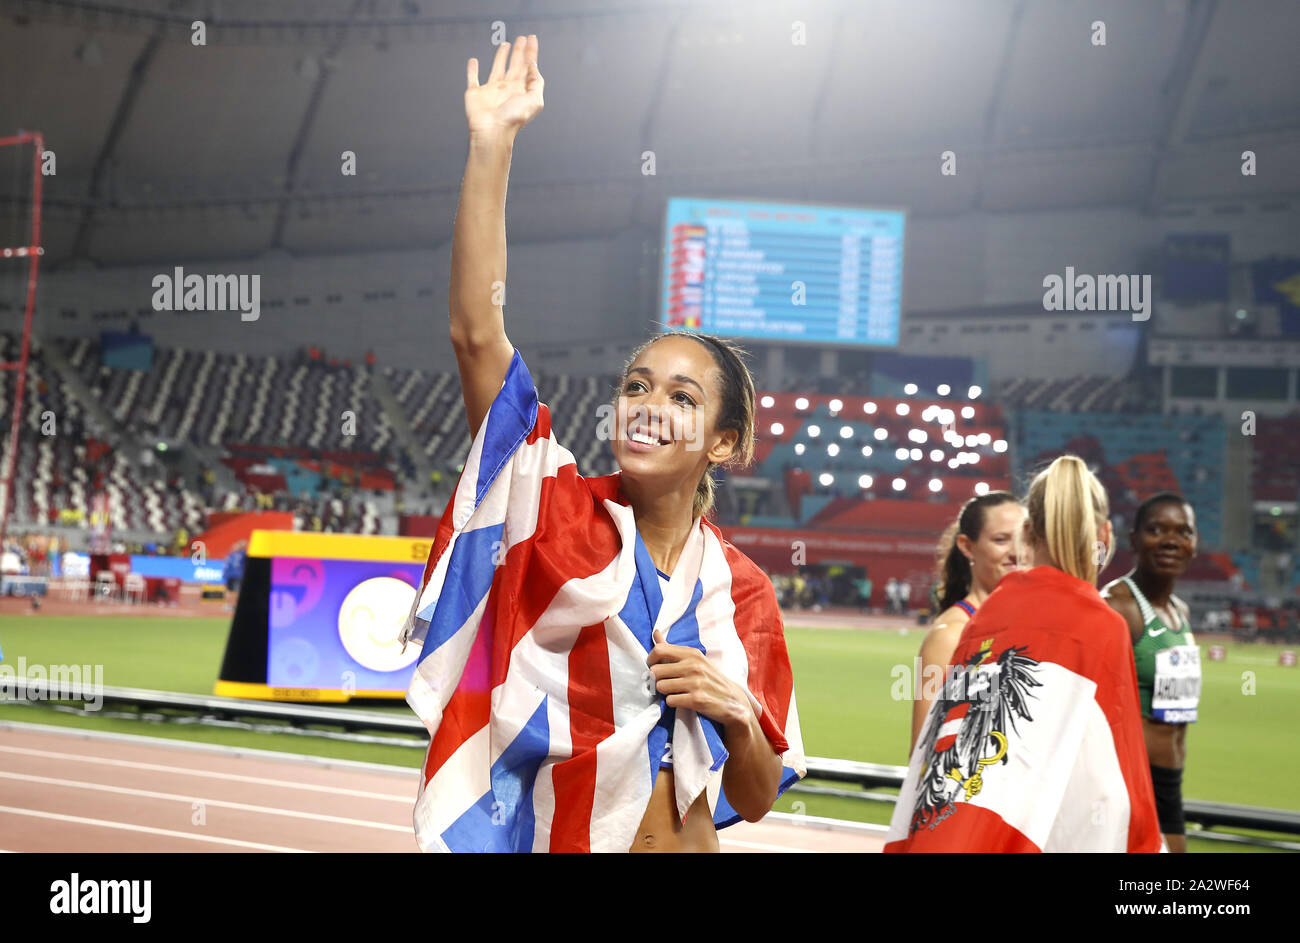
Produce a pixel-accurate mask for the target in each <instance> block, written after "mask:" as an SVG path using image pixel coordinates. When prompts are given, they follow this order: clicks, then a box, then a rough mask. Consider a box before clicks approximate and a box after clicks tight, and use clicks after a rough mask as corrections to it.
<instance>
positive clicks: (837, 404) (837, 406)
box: [830, 399, 844, 413]
mask: <svg viewBox="0 0 1300 943" xmlns="http://www.w3.org/2000/svg"><path fill="white" fill-rule="evenodd" d="M830 407H831V412H833V413H837V412H839V411H840V410H841V409H843V408H844V403H843V402H842V401H840V400H837V399H833V400H831V401H830Z"/></svg>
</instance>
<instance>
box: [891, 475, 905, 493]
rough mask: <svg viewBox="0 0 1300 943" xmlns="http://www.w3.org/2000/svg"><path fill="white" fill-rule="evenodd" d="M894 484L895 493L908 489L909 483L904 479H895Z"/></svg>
mask: <svg viewBox="0 0 1300 943" xmlns="http://www.w3.org/2000/svg"><path fill="white" fill-rule="evenodd" d="M893 484H894V490H895V491H902V490H904V489H905V488H906V487H907V482H906V481H904V480H903V479H902V478H895V479H894V482H893Z"/></svg>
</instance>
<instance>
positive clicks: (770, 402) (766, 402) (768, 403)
mask: <svg viewBox="0 0 1300 943" xmlns="http://www.w3.org/2000/svg"><path fill="white" fill-rule="evenodd" d="M758 402H759V405H760V406H762V407H763V408H764V409H771V408H772V407H773V406H774V405H776V400H774V399H773V398H772V397H770V396H764V397H763V398H762V399H760V400H759V401H758Z"/></svg>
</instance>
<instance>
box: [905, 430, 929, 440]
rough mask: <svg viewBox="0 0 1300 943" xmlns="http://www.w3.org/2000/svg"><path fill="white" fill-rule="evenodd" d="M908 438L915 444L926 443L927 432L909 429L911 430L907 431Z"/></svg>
mask: <svg viewBox="0 0 1300 943" xmlns="http://www.w3.org/2000/svg"><path fill="white" fill-rule="evenodd" d="M907 437H908V438H909V439H911V440H912V441H913V442H924V441H925V430H924V429H909V430H907Z"/></svg>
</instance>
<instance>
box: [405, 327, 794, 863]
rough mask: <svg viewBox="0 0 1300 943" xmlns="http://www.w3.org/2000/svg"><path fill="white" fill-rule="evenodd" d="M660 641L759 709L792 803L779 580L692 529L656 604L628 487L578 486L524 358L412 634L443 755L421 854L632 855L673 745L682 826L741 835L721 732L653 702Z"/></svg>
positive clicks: (432, 754) (496, 411) (420, 801)
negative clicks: (703, 663)
mask: <svg viewBox="0 0 1300 943" xmlns="http://www.w3.org/2000/svg"><path fill="white" fill-rule="evenodd" d="M654 629H661V630H663V631H664V632H666V634H667V641H668V642H669V643H671V644H675V645H689V646H693V647H695V648H698V649H700V650H701V651H703V652H704V653H705V655H706V656H707V657H708V658H709V659H710V661H711V662H712V663H713V664H715V665H716V666H717V667H719V668H720V669H721V670H722V671H723V673H724V674H725V675H726V676H727V677H728V678H730V679H731V680H733V681H735V682H736V683H737V684H738V685H739V686H740V687H742V688H743V689H745V690H746V691H747V692H748V693H749V698H750V703H751V706H752V707H753V708H754V710H755V713H756V714H757V715H758V718H759V723H760V725H761V726H762V729H763V733H764V734H765V735H766V737H767V738H768V740H769V742H770V743H771V744H772V747H773V749H774V750H775V751H776V752H777V753H779V754H780V755H781V758H782V767H783V768H782V773H781V784H780V792H784V791H785V790H786V789H787V788H788V787H789V786H790V784H791V783H793V782H795V781H796V780H797V779H799V778H801V777H802V776H804V775H805V773H806V768H805V765H804V756H803V742H802V739H801V736H800V731H799V717H798V712H797V710H796V708H795V699H794V682H793V676H792V674H791V670H790V661H789V657H788V654H787V652H786V646H785V635H784V631H783V628H782V623H781V614H780V610H779V609H778V607H777V601H776V593H775V591H774V590H773V587H772V584H771V581H770V580H769V579H768V577H767V576H766V575H765V574H764V573H763V572H762V571H761V570H760V569H759V568H758V567H757V566H756V565H755V564H754V563H753V562H752V561H751V560H749V558H748V557H746V556H744V554H742V553H741V552H740V551H739V550H737V549H736V548H735V547H733V546H732V545H731V544H729V543H728V542H726V541H725V540H723V539H722V536H721V534H720V532H719V531H718V530H717V528H716V527H714V526H713V524H712V523H710V522H709V521H707V520H705V519H703V518H696V523H695V527H694V528H693V529H692V532H691V535H690V537H689V539H688V541H687V543H686V546H685V548H684V549H683V551H682V554H681V557H680V559H679V561H678V563H677V567H676V569H675V570H674V572H673V574H672V577H671V580H670V581H669V583H668V585H667V586H666V587H661V583H660V578H659V576H658V574H657V572H656V570H655V565H654V562H653V561H652V560H651V558H650V554H649V552H648V550H647V549H646V546H645V544H644V543H643V542H642V541H641V539H640V536H639V535H638V533H637V530H636V525H635V521H634V519H633V512H632V508H631V507H630V506H629V505H628V503H627V501H626V499H625V498H624V497H623V496H622V494H621V492H620V488H619V475H618V474H614V475H607V476H604V477H600V478H583V477H582V476H581V475H579V474H578V471H577V466H576V465H575V463H574V458H573V455H572V454H571V453H570V452H569V451H568V450H567V449H566V448H564V447H563V446H562V445H560V444H559V443H558V442H557V441H556V440H555V437H554V435H553V434H552V429H551V417H550V411H549V409H548V407H547V406H546V405H545V404H542V403H539V402H538V397H537V390H536V388H535V387H534V385H533V380H532V377H531V376H530V374H529V372H528V369H527V368H526V367H525V366H524V362H523V358H522V357H521V356H520V355H519V352H518V351H517V350H516V351H515V355H514V358H513V360H512V361H511V364H510V368H509V370H508V371H507V373H506V378H505V382H504V383H503V384H502V387H501V390H500V391H499V392H498V393H497V396H496V398H495V399H494V400H493V402H492V405H491V408H490V409H489V411H488V414H487V417H486V418H485V419H484V420H483V424H482V426H481V427H480V428H479V430H478V433H477V434H476V436H475V438H474V442H473V445H472V446H471V448H470V453H469V456H468V457H467V459H466V460H465V466H464V469H463V471H462V472H461V476H460V480H459V481H458V482H457V484H456V489H455V492H454V494H453V495H452V498H451V500H450V502H449V503H448V505H447V508H446V510H445V511H444V513H443V515H442V518H441V520H440V522H439V525H438V530H437V534H436V536H435V538H434V545H433V549H432V551H431V553H430V555H429V560H428V563H427V564H426V566H425V570H424V576H423V580H422V583H421V587H420V590H419V591H418V592H417V594H416V599H415V602H414V603H413V605H412V608H411V613H410V615H409V616H408V618H407V621H406V625H405V626H404V627H403V629H402V638H403V640H404V641H407V640H409V641H411V642H422V643H423V649H422V651H421V653H420V658H419V660H418V662H417V664H416V668H415V673H414V675H413V676H412V678H411V684H410V687H409V689H408V691H407V702H408V703H409V704H410V706H411V708H412V709H413V710H414V711H415V713H416V714H417V715H419V717H420V719H421V720H423V721H424V724H425V726H426V727H427V728H428V730H429V734H430V737H431V741H430V744H429V749H428V753H427V754H426V757H425V763H424V770H423V775H422V777H421V780H420V790H419V795H418V798H417V800H416V806H415V816H414V821H415V832H416V838H417V840H418V841H419V844H420V847H421V848H423V849H424V850H426V851H627V850H628V849H629V847H630V846H631V844H632V841H633V839H634V838H635V837H636V831H637V828H638V827H639V825H640V822H641V818H642V816H643V814H644V812H645V808H646V805H647V804H648V802H649V799H650V794H651V790H652V789H653V786H654V781H655V777H656V776H657V774H658V771H659V766H660V762H661V760H662V759H663V758H664V756H665V753H666V747H667V740H668V738H669V730H668V728H669V727H671V730H672V744H671V761H672V765H673V773H674V784H675V791H676V795H675V797H674V799H675V803H676V806H677V814H678V816H679V818H680V817H682V816H684V815H685V814H686V812H687V811H688V810H689V809H690V806H691V804H692V803H693V802H694V801H695V799H696V798H697V797H698V796H699V795H700V794H701V793H702V792H706V791H707V796H708V802H709V808H710V810H711V812H712V814H713V819H714V823H715V825H716V826H717V827H719V828H721V827H723V826H726V825H730V824H732V823H733V822H736V821H738V820H739V819H740V816H739V815H737V814H736V812H735V811H734V810H733V809H732V808H731V806H730V804H729V803H728V802H727V799H726V794H725V792H724V791H723V790H722V788H721V779H722V768H723V764H724V763H725V762H726V759H727V751H726V747H725V745H724V743H723V738H722V732H723V731H722V728H721V725H719V724H717V723H716V722H714V721H712V720H710V719H708V718H706V717H703V716H701V715H699V714H697V713H696V712H695V711H692V710H688V709H685V708H668V707H667V706H666V704H665V702H664V696H663V695H661V694H660V693H659V692H658V691H657V690H656V689H655V684H654V677H653V675H652V674H651V673H650V670H649V668H648V667H647V665H646V658H647V657H648V655H649V651H650V649H651V648H652V647H653V646H654V642H653V639H652V638H651V635H652V632H653V630H654ZM666 712H667V713H671V714H672V715H673V716H672V717H671V718H668V719H667V720H666V721H665V723H660V721H661V718H664V717H665V713H666Z"/></svg>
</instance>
